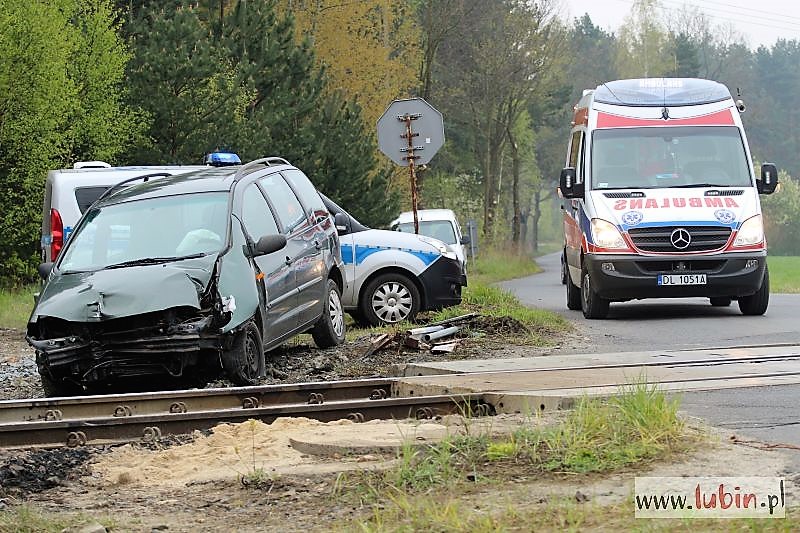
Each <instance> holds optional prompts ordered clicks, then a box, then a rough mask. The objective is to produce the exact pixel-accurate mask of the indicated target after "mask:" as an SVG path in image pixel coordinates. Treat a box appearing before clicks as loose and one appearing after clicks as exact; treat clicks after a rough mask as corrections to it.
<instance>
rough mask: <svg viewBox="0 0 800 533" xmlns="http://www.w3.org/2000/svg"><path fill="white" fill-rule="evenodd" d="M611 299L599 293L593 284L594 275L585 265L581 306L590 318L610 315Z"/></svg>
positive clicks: (582, 276)
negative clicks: (592, 275)
mask: <svg viewBox="0 0 800 533" xmlns="http://www.w3.org/2000/svg"><path fill="white" fill-rule="evenodd" d="M609 303H610V302H609V301H608V300H606V299H605V298H601V297H600V296H598V295H597V293H596V292H595V290H594V287H593V285H592V277H591V274H589V271H588V270H587V269H586V268H585V267H584V268H583V271H582V273H581V308H582V309H583V316H584V317H585V318H588V319H594V318H605V317H606V316H608V308H609Z"/></svg>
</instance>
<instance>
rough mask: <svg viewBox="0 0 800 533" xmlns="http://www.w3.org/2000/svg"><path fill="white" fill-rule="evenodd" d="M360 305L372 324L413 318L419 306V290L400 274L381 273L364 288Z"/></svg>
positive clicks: (390, 322)
mask: <svg viewBox="0 0 800 533" xmlns="http://www.w3.org/2000/svg"><path fill="white" fill-rule="evenodd" d="M360 307H361V312H362V313H363V314H364V318H365V319H366V320H367V322H369V323H370V324H371V325H373V326H381V325H384V324H396V323H398V322H402V321H403V320H414V319H415V318H416V316H417V313H418V312H419V308H420V296H419V290H417V286H416V285H414V282H412V281H411V280H410V279H408V277H406V276H404V275H402V274H397V273H390V274H382V275H380V276H378V277H376V278H375V279H373V280H372V281H371V282H369V284H368V285H367V287H366V288H365V289H364V292H363V293H362V295H361V306H360Z"/></svg>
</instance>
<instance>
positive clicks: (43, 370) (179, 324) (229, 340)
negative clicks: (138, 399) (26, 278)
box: [26, 158, 344, 395]
mask: <svg viewBox="0 0 800 533" xmlns="http://www.w3.org/2000/svg"><path fill="white" fill-rule="evenodd" d="M342 272H343V269H342V260H341V251H340V247H339V240H338V237H337V235H336V229H335V227H334V224H333V221H332V219H331V217H330V216H329V214H328V211H327V210H326V208H325V205H324V204H323V202H322V200H321V198H320V196H319V194H318V193H317V191H316V189H315V188H314V186H313V185H312V184H311V182H310V181H309V180H308V178H307V177H306V176H305V175H304V174H303V173H302V172H301V171H300V170H298V169H297V168H295V167H294V166H292V165H290V164H289V163H288V162H287V161H285V160H283V159H280V158H265V159H259V160H257V161H253V162H251V163H248V164H247V165H244V166H232V167H222V168H208V169H203V170H199V171H196V172H192V173H189V174H183V175H177V176H163V177H159V179H156V180H150V181H147V178H146V177H139V178H134V179H133V180H127V181H124V182H122V183H119V184H117V185H115V186H114V187H112V188H111V189H109V190H108V191H107V192H106V193H105V194H104V195H103V196H102V197H101V198H100V199H98V200H97V201H96V202H95V203H94V204H93V205H92V206H91V208H90V209H89V210H88V211H87V212H86V213H85V214H84V216H83V217H82V218H81V220H80V221H79V222H78V224H77V226H76V228H75V230H74V233H73V235H72V236H71V237H70V239H69V241H68V242H67V245H66V247H65V248H64V250H63V251H62V253H61V254H60V255H59V257H58V260H57V261H56V262H55V263H44V264H43V265H41V266H40V273H41V274H42V276H43V277H44V278H45V279H46V282H45V284H44V286H43V288H42V291H41V294H40V296H39V298H38V301H37V303H36V306H35V308H34V310H33V313H32V314H31V318H30V320H29V323H28V330H27V337H26V338H27V340H28V342H29V343H30V344H31V346H33V347H34V349H35V350H36V362H37V366H38V369H39V373H40V375H41V377H42V384H43V387H44V389H45V392H46V393H47V394H48V395H69V394H79V393H82V392H85V391H89V392H102V391H108V390H147V389H152V388H155V387H174V386H176V385H177V386H200V385H202V384H204V383H206V382H208V381H209V380H211V379H214V378H217V377H219V376H220V375H221V374H223V373H224V375H226V376H227V377H228V378H229V379H230V380H231V381H233V382H234V383H235V384H237V385H250V384H254V383H256V382H257V381H258V380H259V379H260V378H261V377H263V376H264V375H265V373H266V360H265V352H266V351H269V350H271V349H273V348H275V347H277V346H278V345H280V344H281V343H283V342H284V341H285V340H287V339H288V338H289V337H292V336H294V335H296V334H298V333H303V332H310V333H311V334H312V336H313V338H314V341H315V342H316V344H317V345H318V346H320V347H331V346H335V345H338V344H340V343H341V342H342V341H343V340H344V314H343V310H342V304H341V294H342V291H343V289H344V281H343V275H342Z"/></svg>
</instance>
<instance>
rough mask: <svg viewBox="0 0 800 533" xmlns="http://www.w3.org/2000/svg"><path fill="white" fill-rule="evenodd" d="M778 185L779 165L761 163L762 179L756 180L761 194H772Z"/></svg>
mask: <svg viewBox="0 0 800 533" xmlns="http://www.w3.org/2000/svg"><path fill="white" fill-rule="evenodd" d="M777 186H778V167H776V166H775V165H774V164H773V163H764V164H763V165H761V179H759V180H757V181H756V188H757V189H758V193H759V194H772V193H774V192H775V188H776V187H777Z"/></svg>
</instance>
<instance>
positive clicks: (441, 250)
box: [417, 235, 458, 260]
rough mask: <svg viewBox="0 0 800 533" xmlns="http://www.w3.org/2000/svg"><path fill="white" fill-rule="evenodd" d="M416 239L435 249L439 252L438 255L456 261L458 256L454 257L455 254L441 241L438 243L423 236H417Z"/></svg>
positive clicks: (436, 240)
mask: <svg viewBox="0 0 800 533" xmlns="http://www.w3.org/2000/svg"><path fill="white" fill-rule="evenodd" d="M417 237H418V238H419V240H421V241H422V242H424V243H427V244H430V245H431V246H433V247H434V248H436V249H437V250H438V251H439V253H440V254H441V255H443V256H444V257H446V258H448V259H455V260H458V256H457V255H456V253H455V252H454V251H453V250H451V249H450V248H448V247H447V245H446V244H445V243H443V242H442V241H440V240H438V239H432V238H430V237H426V236H424V235H417Z"/></svg>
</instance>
